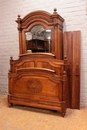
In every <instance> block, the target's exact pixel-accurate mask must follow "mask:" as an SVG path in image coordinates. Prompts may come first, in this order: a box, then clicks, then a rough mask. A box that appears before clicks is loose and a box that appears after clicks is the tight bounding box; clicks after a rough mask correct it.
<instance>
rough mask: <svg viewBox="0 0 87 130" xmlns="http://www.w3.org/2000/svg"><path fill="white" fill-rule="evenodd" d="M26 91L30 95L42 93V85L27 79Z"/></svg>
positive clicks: (34, 80) (38, 81) (37, 81)
mask: <svg viewBox="0 0 87 130" xmlns="http://www.w3.org/2000/svg"><path fill="white" fill-rule="evenodd" d="M27 89H28V90H29V92H30V93H40V92H41V91H42V84H41V82H40V80H38V79H29V80H28V82H27Z"/></svg>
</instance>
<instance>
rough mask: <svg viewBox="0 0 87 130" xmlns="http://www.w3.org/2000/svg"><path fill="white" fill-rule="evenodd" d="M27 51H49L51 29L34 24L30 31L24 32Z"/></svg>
mask: <svg viewBox="0 0 87 130" xmlns="http://www.w3.org/2000/svg"><path fill="white" fill-rule="evenodd" d="M25 35H26V48H27V50H26V51H27V53H32V52H46V53H50V52H51V30H46V29H45V28H44V27H43V26H41V25H37V26H34V27H33V28H32V29H31V31H30V32H26V33H25Z"/></svg>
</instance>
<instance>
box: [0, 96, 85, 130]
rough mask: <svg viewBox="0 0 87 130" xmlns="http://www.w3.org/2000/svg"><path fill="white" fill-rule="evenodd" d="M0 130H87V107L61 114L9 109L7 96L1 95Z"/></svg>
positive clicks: (37, 110)
mask: <svg viewBox="0 0 87 130" xmlns="http://www.w3.org/2000/svg"><path fill="white" fill-rule="evenodd" d="M0 130H87V107H84V108H81V109H80V110H75V109H74V110H73V109H67V113H66V116H65V117H64V118H63V117H62V116H61V114H60V113H58V112H54V111H49V110H44V109H36V108H30V107H23V106H17V105H16V106H14V107H11V108H9V107H8V104H7V95H0Z"/></svg>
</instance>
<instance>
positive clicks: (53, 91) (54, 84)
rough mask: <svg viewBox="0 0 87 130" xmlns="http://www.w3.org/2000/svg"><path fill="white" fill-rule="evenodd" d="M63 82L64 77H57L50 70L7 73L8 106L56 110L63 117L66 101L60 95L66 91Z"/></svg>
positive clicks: (22, 70)
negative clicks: (18, 105) (16, 105)
mask: <svg viewBox="0 0 87 130" xmlns="http://www.w3.org/2000/svg"><path fill="white" fill-rule="evenodd" d="M65 80H66V76H65V75H62V76H57V75H56V74H55V71H53V70H50V69H42V68H38V69H37V68H28V69H18V70H17V73H16V74H14V73H9V96H8V101H9V105H12V104H20V105H27V106H33V107H38V108H46V109H51V110H58V111H60V112H61V113H62V115H65V112H66V99H64V98H65V96H64V95H62V93H63V91H66V88H63V87H64V86H63V82H65ZM65 87H66V86H65ZM63 89H64V90H63Z"/></svg>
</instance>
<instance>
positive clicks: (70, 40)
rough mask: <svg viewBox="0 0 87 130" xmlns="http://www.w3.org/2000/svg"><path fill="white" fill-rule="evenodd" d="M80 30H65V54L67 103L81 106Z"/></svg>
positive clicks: (71, 106)
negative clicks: (66, 64)
mask: <svg viewBox="0 0 87 130" xmlns="http://www.w3.org/2000/svg"><path fill="white" fill-rule="evenodd" d="M80 35H81V32H80V31H73V32H72V31H71V32H64V55H66V56H67V63H68V66H67V79H68V81H67V86H68V87H67V89H68V90H67V93H68V94H67V95H68V96H67V105H68V107H69V108H76V109H79V108H80V37H81V36H80Z"/></svg>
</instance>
